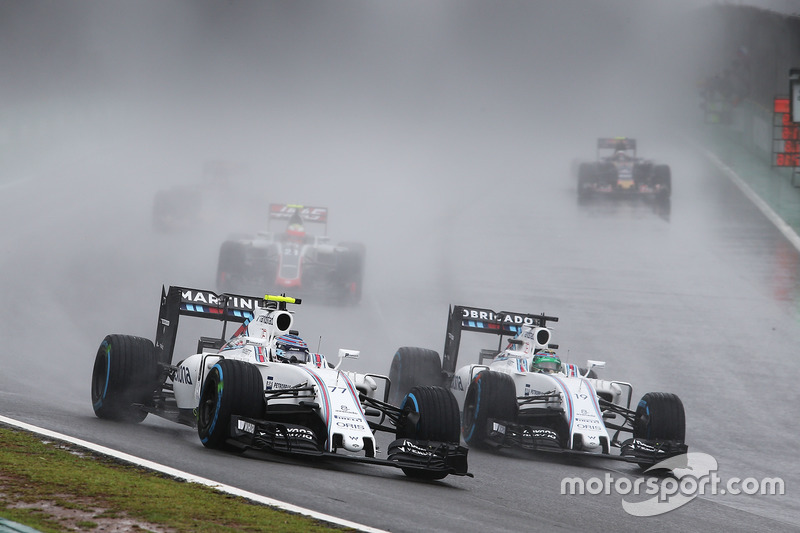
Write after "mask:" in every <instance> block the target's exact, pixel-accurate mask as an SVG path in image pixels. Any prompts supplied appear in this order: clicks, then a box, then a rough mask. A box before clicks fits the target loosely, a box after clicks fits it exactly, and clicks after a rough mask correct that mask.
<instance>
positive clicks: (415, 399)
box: [396, 386, 460, 479]
mask: <svg viewBox="0 0 800 533" xmlns="http://www.w3.org/2000/svg"><path fill="white" fill-rule="evenodd" d="M400 411H401V414H400V420H399V421H398V424H397V431H396V435H397V438H398V439H412V440H419V441H435V442H445V443H455V444H458V443H459V441H460V439H459V427H458V426H459V414H458V402H457V401H456V398H455V396H453V393H452V392H450V391H449V390H447V389H445V388H443V387H437V386H428V387H424V386H417V387H412V388H411V390H410V391H408V394H407V395H406V396H405V398H403V401H402V402H401V403H400ZM412 413H419V419H418V420H417V421H416V423H414V421H413V420H412V419H409V415H410V414H412ZM402 470H403V472H404V473H405V474H406V475H407V476H408V477H413V478H417V479H442V478H444V477H445V476H447V474H448V472H431V471H429V470H424V469H418V468H403V469H402Z"/></svg>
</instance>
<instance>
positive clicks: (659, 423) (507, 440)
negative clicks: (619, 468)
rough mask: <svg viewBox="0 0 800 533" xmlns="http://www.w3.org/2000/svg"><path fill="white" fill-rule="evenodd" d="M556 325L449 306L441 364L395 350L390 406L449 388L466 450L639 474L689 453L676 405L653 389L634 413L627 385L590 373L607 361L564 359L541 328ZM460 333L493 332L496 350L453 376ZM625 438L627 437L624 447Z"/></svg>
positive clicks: (541, 318)
mask: <svg viewBox="0 0 800 533" xmlns="http://www.w3.org/2000/svg"><path fill="white" fill-rule="evenodd" d="M557 320H558V318H556V317H551V316H545V315H529V314H522V313H511V312H500V313H496V312H494V311H492V310H489V309H480V308H474V307H465V306H454V307H451V309H450V315H449V318H448V322H447V336H446V339H445V348H444V357H443V361H441V360H440V359H439V354H438V353H436V352H435V351H433V350H428V349H423V348H412V347H403V348H400V349H399V350H398V351H397V353H396V354H395V356H394V359H393V360H392V366H391V369H390V372H389V379H390V380H391V381H392V383H394V384H395V387H394V388H393V389H392V396H390V398H389V400H390V401H391V400H392V399H397V398H400V397H401V396H402V394H403V393H404V391H407V390H409V389H410V388H412V387H414V386H420V385H437V384H438V385H445V386H449V387H450V388H451V390H452V391H453V393H454V395H455V397H456V399H457V401H458V404H459V408H460V409H461V412H462V416H461V430H462V436H463V437H464V441H465V442H466V443H467V444H469V445H487V446H493V447H502V446H518V447H522V448H526V449H531V450H540V451H554V452H561V453H570V454H580V455H587V454H589V455H600V456H603V457H607V458H610V459H617V460H622V461H628V462H633V463H638V464H639V465H640V466H641V467H642V468H648V467H650V466H652V465H653V464H655V463H657V462H659V461H662V460H663V459H666V458H667V457H672V456H674V455H680V454H684V453H686V451H687V446H686V444H684V438H685V432H686V430H685V426H686V422H685V413H684V408H683V403H682V402H681V400H680V398H678V397H677V396H676V395H674V394H670V393H663V392H650V393H647V394H645V395H644V396H643V397H642V398H641V400H640V401H639V403H638V404H637V405H636V408H635V409H633V410H632V409H631V396H632V394H633V387H632V386H631V384H630V383H625V382H622V381H607V380H603V379H599V378H597V375H596V373H595V371H594V369H595V368H602V367H604V366H605V363H604V362H602V361H592V360H590V361H588V363H587V366H586V367H585V368H580V367H578V366H576V365H574V364H565V363H562V362H561V360H560V358H559V357H558V356H557V355H556V353H555V351H554V349H555V348H558V346H557V345H554V344H551V343H550V338H551V329H550V328H548V327H547V322H548V321H551V322H555V321H557ZM462 331H475V332H480V333H490V334H493V335H497V336H499V337H500V340H499V342H498V347H497V349H484V350H481V352H480V356H479V362H478V363H476V364H469V365H466V366H462V367H461V368H458V369H457V368H456V364H457V360H458V351H459V346H460V343H461V332H462ZM504 337H507V345H506V347H505V348H504V349H501V347H502V343H503V338H504ZM487 360H488V362H487ZM623 433H625V434H628V435H630V437H629V438H627V439H624V440H621V439H620V435H621V434H623ZM612 449H614V450H617V451H616V453H612Z"/></svg>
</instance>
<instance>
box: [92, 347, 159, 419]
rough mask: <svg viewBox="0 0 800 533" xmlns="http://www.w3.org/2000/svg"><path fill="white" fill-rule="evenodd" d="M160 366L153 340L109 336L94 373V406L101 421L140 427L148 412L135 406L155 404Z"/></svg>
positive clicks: (95, 363)
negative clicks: (154, 398)
mask: <svg viewBox="0 0 800 533" xmlns="http://www.w3.org/2000/svg"><path fill="white" fill-rule="evenodd" d="M157 386H158V363H157V360H156V352H155V348H154V347H153V343H152V341H150V340H149V339H145V338H142V337H134V336H132V335H107V336H106V338H105V339H103V342H102V343H101V344H100V347H99V348H98V350H97V355H96V356H95V359H94V368H93V370H92V407H93V409H94V414H95V415H97V417H98V418H103V419H107V420H116V421H119V422H131V423H134V424H138V423H139V422H141V421H142V420H144V419H145V418H146V417H147V411H144V410H143V409H141V408H140V407H135V406H134V405H133V404H142V405H145V404H147V403H149V402H150V401H152V399H153V394H154V392H155V389H156V387H157Z"/></svg>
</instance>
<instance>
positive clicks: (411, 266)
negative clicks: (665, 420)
mask: <svg viewBox="0 0 800 533" xmlns="http://www.w3.org/2000/svg"><path fill="white" fill-rule="evenodd" d="M658 148H659V153H660V154H663V155H662V156H661V157H662V158H663V159H665V160H671V161H675V162H676V163H674V164H673V173H674V175H675V176H676V187H675V194H674V198H673V201H672V209H671V212H670V213H669V215H667V214H666V213H664V212H663V210H658V209H654V206H652V205H650V204H647V203H643V202H627V201H623V202H604V201H600V202H595V203H592V204H590V205H578V204H577V202H576V199H575V198H576V197H575V191H574V188H573V185H572V182H571V181H570V180H569V178H568V176H567V172H566V170H565V171H564V172H563V173H562V175H559V176H556V175H554V176H553V179H551V180H548V181H544V182H542V181H540V182H537V187H536V189H535V190H533V189H530V190H526V189H525V187H524V185H523V186H520V187H518V188H517V189H516V191H517V194H509V193H507V192H506V191H505V190H504V189H503V188H502V187H494V186H492V187H489V186H486V187H480V186H476V187H473V188H470V189H466V190H462V191H461V194H464V195H472V196H473V197H472V198H465V199H464V201H465V202H474V203H475V204H480V205H481V206H482V207H481V209H480V211H481V212H482V213H483V214H482V215H481V216H479V217H478V216H476V214H475V212H474V211H472V212H471V211H467V210H457V209H454V210H452V211H450V212H446V213H440V212H436V211H433V210H431V211H429V212H428V213H427V214H425V215H423V216H420V217H418V219H416V220H413V221H411V222H409V225H410V226H411V227H412V228H413V227H415V226H417V227H422V228H426V230H425V231H421V230H419V229H412V230H411V231H413V232H414V234H415V235H417V236H418V238H417V239H416V241H415V244H414V247H413V248H403V249H399V248H398V246H397V243H398V242H402V241H403V238H402V235H401V234H399V233H393V232H396V231H397V230H396V229H394V228H392V227H391V226H390V225H389V224H387V225H386V226H385V227H383V228H378V229H379V230H380V231H377V232H376V233H377V234H380V235H381V237H382V238H380V239H376V240H371V241H368V242H367V246H368V249H369V252H370V261H369V272H370V277H369V279H368V284H367V287H366V289H365V298H364V301H363V302H362V303H361V304H360V305H359V306H357V307H354V308H346V309H343V310H339V309H335V308H331V307H326V306H319V305H317V306H315V305H313V304H309V305H303V306H301V307H300V308H298V317H297V323H298V325H299V327H300V329H301V333H303V334H305V335H306V338H307V339H309V341H310V342H312V343H313V342H314V341H316V342H321V344H322V348H323V351H326V349H327V351H328V353H334V352H335V349H336V348H337V347H339V346H342V347H350V348H360V349H362V353H363V357H362V358H361V359H360V360H359V361H356V362H354V363H355V364H354V365H353V366H354V367H356V368H358V369H360V370H369V371H373V372H384V373H385V372H388V366H389V361H390V357H391V355H392V353H393V351H394V350H395V349H396V348H397V347H399V346H401V345H420V346H426V347H431V348H433V349H437V350H440V349H441V346H442V345H443V342H444V339H443V335H444V323H445V320H446V314H447V305H448V304H449V303H463V304H470V305H480V306H486V307H490V308H494V309H497V310H500V309H508V310H518V311H531V312H546V313H547V314H553V315H556V316H559V317H561V321H560V322H559V323H558V324H556V326H557V329H556V340H557V341H558V342H559V343H560V345H561V349H560V352H561V354H562V357H564V358H567V359H569V360H574V361H577V362H582V361H583V360H585V359H587V358H592V359H602V360H606V361H607V362H608V366H607V368H606V369H604V370H603V371H602V372H603V375H605V376H607V377H611V378H614V379H621V380H623V381H629V382H631V383H633V384H634V387H635V390H634V397H635V398H638V397H640V396H641V395H642V394H644V393H645V392H647V391H660V390H664V391H670V392H675V393H677V394H678V395H679V396H680V397H681V398H682V399H683V401H684V403H685V406H686V410H687V424H688V427H687V439H688V442H689V444H690V447H691V450H692V451H702V452H705V453H709V454H711V455H713V456H714V457H715V458H716V460H717V461H718V463H719V475H720V477H721V478H723V479H728V478H730V477H734V476H736V477H740V478H745V477H754V478H759V479H760V478H764V477H775V476H780V477H782V478H783V479H784V481H785V484H786V487H787V494H786V495H784V496H761V497H751V496H730V495H728V496H712V495H706V496H702V497H698V498H696V499H695V500H694V501H692V502H690V503H689V504H687V505H685V506H683V507H681V508H680V509H678V510H675V511H672V512H670V513H667V514H665V515H663V516H658V517H654V518H649V519H644V518H636V517H633V516H630V515H628V514H627V513H625V512H624V511H623V509H622V507H621V499H622V497H621V496H620V495H618V494H609V495H595V496H592V495H585V496H566V495H561V494H560V487H561V480H562V478H564V477H573V476H582V477H583V478H584V479H588V478H589V477H591V476H598V477H602V476H603V475H604V474H605V473H606V472H609V473H611V474H612V475H614V476H615V477H616V476H626V477H630V478H636V477H637V476H638V475H639V474H638V471H637V469H636V468H635V467H634V466H629V465H626V464H624V463H620V464H618V463H612V462H607V461H566V460H561V459H560V458H556V457H550V456H546V457H530V456H527V455H526V454H520V453H515V452H505V453H500V454H492V453H488V452H481V451H478V450H473V451H471V452H470V467H471V470H472V472H473V473H474V474H475V478H474V479H469V478H448V479H446V480H444V481H443V482H436V483H418V482H414V481H410V480H408V479H406V478H404V476H403V475H402V473H401V472H400V471H395V470H393V469H383V468H377V467H371V466H366V465H342V464H339V463H333V462H328V463H307V462H295V461H291V460H284V459H277V458H274V457H269V456H266V457H265V456H257V457H239V456H233V455H227V454H223V453H216V452H212V451H209V450H206V449H205V448H203V447H202V446H201V444H200V443H199V441H198V438H197V435H196V434H195V432H194V431H192V430H190V429H188V428H183V427H178V426H173V425H171V424H169V423H167V422H163V421H160V420H158V419H154V418H152V417H151V418H149V419H148V420H147V421H145V423H143V424H142V425H140V426H124V425H119V424H113V423H108V422H105V421H101V420H98V419H96V418H95V417H94V416H93V413H92V410H91V406H90V402H89V378H90V373H91V366H92V361H93V357H94V351H95V350H96V347H97V345H98V344H99V342H100V340H101V339H102V337H103V336H104V335H105V334H106V333H112V332H124V333H131V334H139V335H145V336H150V337H152V335H153V332H154V330H155V318H156V312H157V306H158V296H159V291H160V285H161V284H162V283H175V284H185V285H190V286H191V285H195V286H198V287H206V286H213V276H214V270H215V268H214V265H215V253H216V248H215V246H217V243H218V242H219V238H217V240H214V238H213V237H212V236H211V235H210V234H209V232H198V233H184V234H181V235H178V236H175V235H164V234H160V233H157V232H154V231H151V230H150V228H149V218H148V217H149V212H148V211H146V210H137V209H129V206H135V204H136V202H133V201H132V200H128V201H124V200H121V198H124V197H125V195H124V194H121V193H120V191H119V190H106V189H104V188H103V176H104V175H106V173H107V172H111V171H112V168H111V166H105V165H104V164H103V163H104V159H103V157H99V156H98V157H95V158H93V164H92V165H91V166H90V167H89V168H88V169H87V168H86V167H84V166H83V164H79V163H73V165H76V166H72V167H70V166H69V165H65V166H64V167H63V168H62V169H61V172H60V173H59V174H58V176H56V175H48V176H41V177H40V178H39V179H38V180H34V181H31V182H27V183H24V184H19V185H17V186H16V187H15V188H13V189H7V191H8V194H7V195H5V196H4V198H3V200H2V201H3V202H4V203H5V204H6V205H5V206H3V207H4V209H3V210H2V212H3V213H4V215H2V216H4V217H5V219H4V220H3V221H2V223H3V224H4V226H5V227H13V225H14V223H15V222H14V219H9V218H7V217H6V214H7V213H10V212H13V211H14V210H15V208H14V207H13V205H17V204H18V202H19V201H21V199H24V198H25V197H26V196H28V195H30V194H33V192H32V189H35V190H36V191H38V194H39V197H38V198H39V199H38V202H39V203H38V206H39V208H40V209H41V210H42V211H43V212H47V213H48V216H47V218H46V220H45V219H44V218H35V217H34V218H32V219H27V220H28V223H27V224H25V225H24V226H23V227H20V228H19V230H18V231H13V232H6V233H5V234H4V236H3V239H4V241H3V243H2V244H3V246H4V248H5V249H7V250H9V251H10V252H11V253H8V254H6V255H5V256H4V259H3V272H4V273H5V275H4V277H3V278H4V279H3V288H2V289H3V293H4V294H6V295H7V296H6V302H7V303H9V305H6V306H5V307H4V310H3V311H2V313H3V321H2V323H3V328H4V331H3V336H4V338H5V339H6V342H5V346H4V349H3V352H2V358H3V368H4V372H3V374H2V377H1V378H0V390H2V393H0V405H1V406H2V410H3V414H4V415H6V416H10V417H13V418H17V419H20V420H23V421H25V422H29V423H33V424H38V425H41V426H43V427H46V428H49V429H52V430H55V431H60V432H64V433H67V434H69V435H73V436H76V437H79V438H82V439H86V440H92V441H95V442H97V443H99V444H101V445H105V446H109V447H112V448H116V449H119V450H122V451H124V452H127V453H131V454H134V455H138V456H141V457H145V458H147V459H150V460H153V461H156V462H159V463H163V464H166V465H169V466H172V467H176V468H180V469H184V470H187V471H189V472H192V473H195V474H197V475H201V476H204V477H208V478H211V479H215V480H218V481H220V482H223V483H227V484H231V485H235V486H238V487H241V488H243V489H245V490H249V491H253V492H256V493H261V494H264V495H266V496H269V497H273V498H277V499H282V500H285V501H288V502H290V503H293V504H297V505H302V506H307V507H310V508H312V509H315V510H318V511H321V512H324V513H330V514H336V515H340V516H342V517H344V518H346V519H349V520H353V521H357V522H360V523H364V524H367V525H370V526H373V527H378V528H385V529H390V530H392V531H415V530H419V529H421V528H424V529H436V530H440V531H463V530H466V531H481V530H488V529H492V530H498V531H515V530H525V529H529V528H530V527H531V524H534V525H535V526H534V527H536V528H539V527H540V526H541V528H545V527H548V528H549V527H551V526H552V527H559V528H563V529H564V530H579V529H581V528H584V527H589V526H590V525H591V528H593V529H598V528H616V529H622V530H637V529H640V528H642V527H645V525H646V527H651V525H653V526H656V527H663V528H665V529H668V530H671V531H696V530H705V531H751V530H754V529H764V528H767V527H769V528H770V529H773V530H786V529H791V526H790V524H792V523H795V522H796V521H797V517H798V512H799V511H798V505H799V504H800V501H799V500H798V498H797V495H796V493H795V492H794V489H793V487H795V486H797V485H796V484H797V482H798V481H799V480H798V466H797V464H796V463H795V462H794V461H791V460H789V458H791V457H793V456H794V445H793V444H792V443H793V441H794V438H793V432H792V431H793V430H791V429H789V427H788V424H787V416H788V417H790V412H785V411H772V410H767V411H765V406H766V405H768V404H769V402H772V401H781V400H780V399H785V400H786V401H792V398H794V395H795V391H794V385H793V383H794V380H793V379H792V378H791V376H790V375H789V374H790V369H791V368H792V362H793V355H794V347H795V346H797V344H798V341H800V331H798V327H797V300H796V298H797V294H796V292H797V286H796V280H795V275H796V271H797V262H798V255H797V252H796V251H795V250H794V249H792V248H790V247H789V245H788V244H787V242H786V241H785V239H784V238H783V237H782V236H781V235H780V234H779V232H777V230H776V229H775V228H774V227H773V226H772V225H770V224H769V222H768V221H766V219H764V217H763V216H762V215H761V214H760V213H759V212H757V211H756V210H755V209H754V208H753V207H752V206H751V205H750V204H749V203H748V202H747V201H746V200H745V199H743V198H742V197H741V195H740V193H739V192H738V190H736V189H735V188H734V187H732V186H731V184H730V183H729V182H728V181H727V180H726V179H725V178H724V177H721V176H720V175H719V174H718V173H717V172H716V171H715V169H714V168H713V167H711V166H710V165H708V164H707V163H706V162H705V160H704V159H702V158H701V157H700V155H699V154H697V153H696V152H694V151H693V150H692V148H691V147H689V146H685V145H670V144H667V143H665V144H662V145H659V146H658ZM128 156H129V154H125V153H124V152H122V153H120V152H116V153H114V155H113V157H111V158H110V159H111V160H110V161H108V164H109V165H112V164H113V165H115V164H116V163H115V162H116V161H118V160H119V159H120V158H124V157H128ZM537 164H539V165H543V166H546V165H548V164H549V163H548V162H546V161H542V162H537V161H535V160H533V161H530V168H536V166H537ZM113 165H112V166H113ZM520 168H523V167H522V165H520ZM484 170H485V169H484ZM135 171H136V169H134V168H131V169H129V172H130V173H131V174H130V176H129V177H130V178H131V180H132V179H133V178H134V175H135ZM482 171H483V170H481V169H478V170H476V174H480V173H481V172H482ZM525 172H527V169H526V170H525ZM65 177H69V178H72V179H71V180H70V181H69V183H71V184H72V185H71V187H74V186H75V185H74V184H75V183H80V182H81V181H83V182H84V184H85V186H86V187H87V190H92V191H93V193H92V196H91V197H90V196H89V195H86V196H84V197H82V198H79V199H77V200H73V201H70V202H67V203H65V202H62V201H60V200H59V198H60V197H61V194H62V192H61V191H59V187H61V186H62V185H60V184H63V183H65V181H63V179H64V178H65ZM475 177H476V178H477V177H478V176H477V175H476V176H475ZM523 178H524V176H523V173H520V175H516V176H509V180H512V181H513V182H516V183H524V179H523ZM460 179H464V176H463V175H462V176H460ZM476 181H480V180H476ZM51 191H52V192H51ZM544 197H546V198H548V201H547V202H533V201H532V199H534V198H544ZM17 199H20V200H17ZM57 220H62V221H68V224H64V225H60V224H57V223H55V221H57ZM427 228H432V230H431V232H428V230H427ZM374 229H375V228H374V227H373V230H374ZM31 243H35V246H31ZM395 263H400V266H398V265H397V264H395ZM187 324H189V322H187ZM193 327H195V326H194V325H187V329H188V330H191V328H193ZM190 335H191V334H190ZM320 335H321V336H322V339H321V341H319V340H317V337H318V336H320ZM312 339H313V340H312ZM187 342H188V343H189V345H191V344H192V343H193V342H194V339H193V338H190V339H189V340H188V341H187ZM468 344H469V342H467V343H466V345H467V346H468ZM187 349H191V347H189V348H187ZM462 353H463V354H464V355H463V357H464V358H465V362H466V358H468V357H469V354H470V351H469V348H465V349H464V351H463V352H462ZM782 369H783V370H782ZM781 413H782V414H781Z"/></svg>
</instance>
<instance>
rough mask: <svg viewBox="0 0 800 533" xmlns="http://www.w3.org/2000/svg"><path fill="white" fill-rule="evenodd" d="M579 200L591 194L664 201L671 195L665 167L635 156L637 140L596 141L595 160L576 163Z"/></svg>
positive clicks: (601, 139) (669, 173)
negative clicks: (639, 197) (640, 197)
mask: <svg viewBox="0 0 800 533" xmlns="http://www.w3.org/2000/svg"><path fill="white" fill-rule="evenodd" d="M573 168H577V178H578V199H579V200H586V199H588V198H590V197H591V196H593V195H600V194H602V195H616V196H632V195H633V196H648V197H652V198H654V199H656V200H661V201H666V200H668V199H669V197H670V194H671V192H672V175H671V172H670V168H669V166H668V165H657V164H655V163H654V162H653V161H650V160H646V159H644V158H641V157H637V155H636V139H631V138H629V137H611V138H605V137H601V138H600V139H597V160H596V161H585V162H578V163H576V164H575V166H574V167H573Z"/></svg>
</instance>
